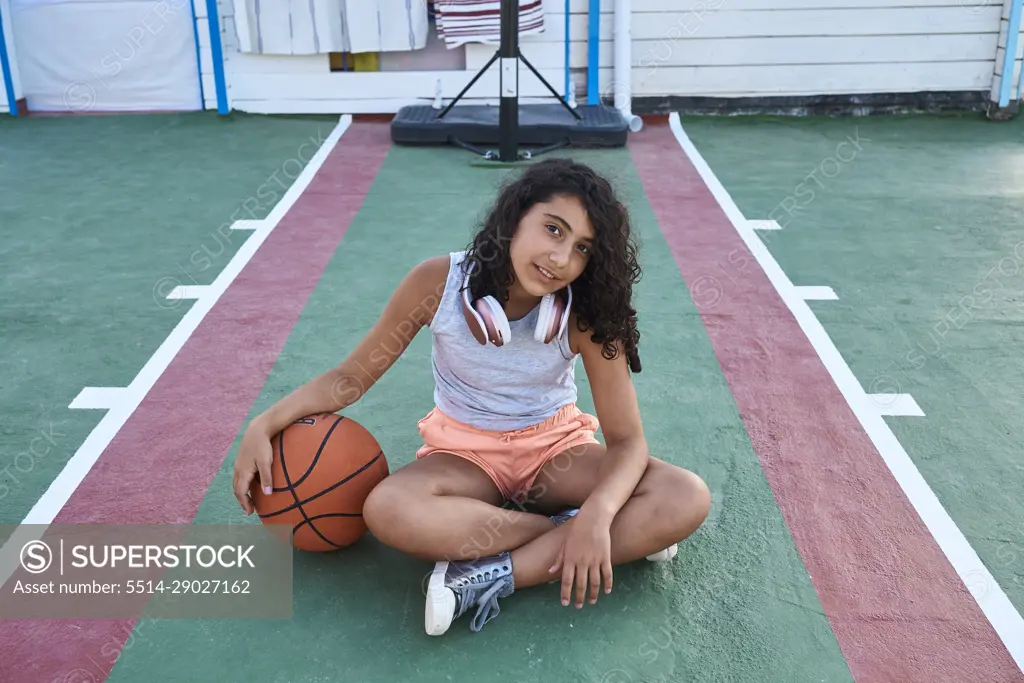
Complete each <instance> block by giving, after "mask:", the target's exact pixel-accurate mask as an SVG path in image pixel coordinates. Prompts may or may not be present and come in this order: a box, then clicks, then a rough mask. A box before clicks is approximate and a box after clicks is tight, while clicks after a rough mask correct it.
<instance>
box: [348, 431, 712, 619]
mask: <svg viewBox="0 0 1024 683" xmlns="http://www.w3.org/2000/svg"><path fill="white" fill-rule="evenodd" d="M604 454H605V447H604V446H603V445H602V444H600V443H585V444H582V445H578V446H576V447H574V448H570V449H568V450H566V451H563V452H561V453H559V454H558V455H556V456H555V457H553V458H551V459H549V460H547V462H546V463H545V464H544V465H543V466H542V467H541V468H540V470H539V471H538V473H537V475H536V477H535V478H532V487H531V488H530V489H529V491H528V493H527V495H526V499H525V501H524V502H525V504H526V505H525V508H526V509H505V508H502V507H500V506H501V505H502V504H503V503H504V502H506V499H507V495H506V492H503V491H502V490H501V489H500V488H499V485H498V483H496V482H495V480H494V478H493V477H492V475H491V474H489V473H488V472H485V471H484V469H482V468H481V467H480V466H479V465H477V464H476V463H474V462H472V461H471V460H469V459H467V458H466V457H463V456H459V455H454V454H451V453H446V452H433V453H431V454H430V455H429V456H427V457H420V458H417V459H416V460H415V461H414V462H412V463H410V464H409V465H406V466H405V467H402V468H400V469H399V470H397V471H395V472H394V473H393V474H391V475H390V476H388V477H387V478H386V479H384V481H382V482H381V483H380V484H379V485H378V486H377V487H376V488H374V490H373V491H372V492H371V494H370V496H369V497H368V498H367V500H366V504H365V505H364V509H363V516H364V519H365V520H366V523H367V525H368V526H369V528H370V530H371V531H372V532H373V534H374V535H375V536H376V537H377V538H378V540H380V541H381V542H382V543H385V544H387V545H389V546H391V547H394V548H396V549H397V550H400V551H403V552H405V553H407V554H409V555H411V556H414V557H418V558H421V559H425V560H431V561H435V562H437V565H436V567H435V571H434V573H433V574H432V576H431V580H430V584H429V586H428V591H427V592H428V595H427V609H426V615H425V619H426V624H425V627H426V630H427V632H428V633H430V634H431V635H439V634H441V633H444V631H446V630H447V628H448V626H449V625H450V623H451V620H452V619H453V618H454V617H456V616H459V615H460V614H462V613H464V612H466V611H468V610H469V609H470V608H472V607H474V606H476V607H478V612H477V615H476V617H475V618H474V620H473V622H472V624H471V628H472V629H473V630H479V629H480V628H481V627H482V626H483V623H485V622H486V621H487V620H488V619H489V618H492V617H493V616H496V615H497V612H498V609H497V598H498V597H505V596H506V595H509V594H511V592H512V590H513V587H514V588H516V589H522V588H526V587H529V586H534V585H538V584H542V583H551V582H553V581H558V580H559V579H560V577H561V574H560V573H554V574H552V573H551V572H550V571H549V569H550V568H551V566H552V564H553V563H554V562H555V560H556V558H557V555H558V551H559V549H560V548H561V546H562V543H563V540H564V538H565V533H566V532H567V531H568V530H569V529H570V528H571V524H572V521H573V520H572V519H571V518H570V519H568V521H565V522H564V523H561V524H558V523H556V521H554V520H553V519H552V516H553V515H556V514H558V513H559V512H562V511H565V510H566V509H574V508H578V507H580V506H582V505H583V503H584V502H585V501H586V499H587V497H588V496H589V495H590V492H591V491H593V489H594V488H595V487H596V485H597V483H598V480H599V476H600V469H601V464H602V459H603V456H604ZM710 505H711V499H710V493H709V492H708V489H707V486H706V485H705V484H704V482H703V481H702V480H701V479H700V478H699V477H698V476H697V475H695V474H693V473H692V472H690V471H688V470H685V469H683V468H681V467H678V466H675V465H671V464H669V463H666V462H664V461H662V460H658V459H657V458H653V457H652V458H649V461H648V464H647V469H646V470H645V472H644V474H643V476H642V477H641V479H640V481H639V483H638V484H637V486H636V488H635V490H634V491H633V494H632V496H631V497H630V498H629V500H627V501H626V503H625V505H623V507H622V508H621V509H620V510H619V512H618V514H617V515H616V516H615V518H614V520H613V522H612V524H611V527H610V538H611V562H612V564H613V565H619V564H624V563H627V562H632V561H635V560H639V559H641V558H644V557H647V556H651V555H653V554H656V553H659V552H660V551H664V550H665V549H666V548H669V547H671V546H673V545H674V544H675V543H677V542H679V541H682V540H683V539H685V538H687V537H688V536H690V535H691V534H692V533H693V532H694V531H696V530H697V528H698V527H699V526H700V525H701V524H702V523H703V522H704V519H705V518H706V517H707V514H708V511H709V509H710ZM527 509H533V510H536V512H529V511H527ZM591 578H593V577H591ZM596 589H597V586H596V585H593V584H592V585H591V595H590V598H591V602H593V601H594V600H595V599H596V597H597V596H596ZM583 599H584V595H583V593H582V591H576V595H575V603H576V607H582V604H583Z"/></svg>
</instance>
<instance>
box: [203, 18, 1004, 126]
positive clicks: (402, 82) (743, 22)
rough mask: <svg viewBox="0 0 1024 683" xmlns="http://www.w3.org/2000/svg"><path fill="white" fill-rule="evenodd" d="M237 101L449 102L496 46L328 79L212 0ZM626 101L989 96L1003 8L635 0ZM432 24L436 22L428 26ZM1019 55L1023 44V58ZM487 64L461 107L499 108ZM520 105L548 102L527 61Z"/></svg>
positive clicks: (608, 41) (581, 76) (606, 72)
mask: <svg viewBox="0 0 1024 683" xmlns="http://www.w3.org/2000/svg"><path fill="white" fill-rule="evenodd" d="M219 2H220V8H221V31H222V34H221V38H222V42H223V47H224V57H225V69H226V74H227V82H228V95H229V98H230V100H231V103H232V106H233V107H234V108H236V109H242V110H246V111H259V112H266V113H285V112H295V113H300V112H311V113H312V112H316V113H342V112H351V113H363V112H367V113H369V112H385V113H390V112H394V111H397V109H398V108H400V107H401V106H404V105H405V104H411V103H429V102H431V101H433V98H434V90H435V87H436V83H437V82H438V81H440V83H441V88H442V93H443V97H445V98H446V99H447V98H451V97H453V96H455V95H456V94H457V93H458V92H459V91H460V90H461V89H462V87H464V86H465V85H466V83H468V82H469V80H470V79H472V78H473V76H474V75H475V74H476V73H477V71H478V70H479V69H480V68H481V67H482V66H483V65H484V64H485V63H486V62H487V60H488V59H490V58H491V57H492V56H493V55H494V52H495V50H496V49H497V46H496V45H484V44H476V43H474V44H469V45H467V46H466V47H465V49H466V69H465V70H464V71H463V70H447V71H446V70H438V71H434V70H428V71H410V72H380V73H331V72H330V70H329V66H328V61H327V55H313V56H309V55H299V56H278V55H251V54H241V53H239V52H238V41H237V38H236V36H235V28H234V17H233V8H232V2H231V0H219ZM544 2H545V22H546V28H547V31H546V33H544V34H542V35H539V36H531V37H528V38H524V39H523V40H521V41H520V46H521V49H522V52H523V54H524V55H525V56H526V58H527V59H528V60H530V62H531V63H532V64H533V65H534V66H535V67H537V69H538V70H539V71H540V72H541V73H542V75H543V76H544V78H545V79H547V80H548V82H549V83H551V85H552V86H554V87H555V89H556V90H558V91H559V92H561V91H562V89H563V87H564V86H563V84H564V59H565V44H564V36H565V22H566V14H565V7H566V5H565V0H544ZM588 5H589V2H588V0H570V3H569V15H568V21H569V33H570V39H571V40H570V50H569V66H570V70H571V73H572V81H573V83H574V85H575V88H576V92H577V96H578V98H579V99H581V100H583V99H585V83H586V67H587V56H588V46H587V33H588V18H587V8H588ZM632 6H633V16H632V22H631V32H632V39H633V44H632V55H633V59H632V62H633V64H632V72H631V84H630V86H631V89H632V94H633V96H634V97H655V98H657V97H667V96H673V95H675V96H719V97H734V96H736V97H738V96H773V95H815V94H858V93H876V92H917V91H945V90H952V91H961V90H973V91H986V92H987V91H989V90H990V89H991V87H992V82H993V74H994V73H995V72H996V69H997V65H996V56H997V48H998V41H999V30H1000V16H1001V12H1002V6H1001V2H1000V3H996V0H632ZM613 8H614V0H601V16H600V44H599V48H600V49H599V59H600V68H599V84H600V88H601V90H602V92H603V93H604V94H605V95H606V96H610V94H611V92H612V88H613V81H614V74H613V69H612V54H613V42H612V38H613V28H614V24H613V15H612V11H613ZM196 10H197V15H198V17H199V19H198V22H199V36H200V58H201V60H202V64H203V66H202V69H203V74H204V92H205V95H206V101H207V106H208V107H211V108H213V107H216V91H215V89H214V87H213V68H212V62H211V52H210V45H209V35H208V27H207V20H206V7H205V1H204V0H196ZM431 30H433V27H432V28H431ZM1022 51H1024V40H1022V41H1020V47H1019V49H1018V58H1019V57H1020V53H1021V52H1022ZM497 94H498V72H497V67H496V66H492V68H491V69H490V71H489V72H488V74H487V75H485V76H484V77H483V78H481V79H480V80H479V81H478V82H477V84H476V85H475V86H474V87H473V88H472V89H471V90H470V91H469V93H468V94H467V95H466V97H465V99H464V101H465V102H467V103H468V102H497ZM520 96H521V98H522V99H523V101H524V102H532V101H542V100H544V99H545V98H549V97H550V96H549V93H548V91H547V89H546V88H544V87H543V85H542V84H541V83H540V82H539V81H538V80H537V79H536V78H535V77H534V76H533V75H532V74H531V73H530V72H529V71H528V70H527V69H526V67H525V66H524V67H522V69H521V76H520Z"/></svg>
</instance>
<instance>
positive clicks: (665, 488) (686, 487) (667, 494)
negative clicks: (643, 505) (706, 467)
mask: <svg viewBox="0 0 1024 683" xmlns="http://www.w3.org/2000/svg"><path fill="white" fill-rule="evenodd" d="M654 481H655V482H656V484H655V487H656V489H655V490H656V496H657V499H658V511H659V515H658V518H659V519H663V520H664V521H665V522H666V524H667V525H668V526H669V527H671V530H672V532H673V534H675V535H679V536H680V537H681V538H684V537H686V536H689V535H690V534H692V533H693V532H694V531H696V530H697V529H698V528H699V527H700V525H701V524H703V523H704V520H706V519H707V517H708V513H709V512H710V511H711V491H710V490H709V489H708V485H707V484H706V483H705V482H704V480H703V479H701V478H700V477H699V476H698V475H696V474H695V473H693V472H691V471H689V470H687V469H683V468H682V467H677V466H675V465H667V466H666V467H664V468H663V471H661V472H658V474H657V476H656V477H655V479H654Z"/></svg>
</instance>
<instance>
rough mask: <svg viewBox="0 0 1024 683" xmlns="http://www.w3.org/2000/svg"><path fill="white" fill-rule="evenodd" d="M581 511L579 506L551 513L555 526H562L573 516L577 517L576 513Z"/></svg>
mask: <svg viewBox="0 0 1024 683" xmlns="http://www.w3.org/2000/svg"><path fill="white" fill-rule="evenodd" d="M579 511H580V509H579V508H566V509H565V510H562V511H561V512H559V513H558V514H555V515H551V517H550V519H551V521H552V522H554V523H555V526H562V525H563V524H565V523H566V522H568V521H569V520H570V519H571V518H573V517H575V516H576V513H577V512H579Z"/></svg>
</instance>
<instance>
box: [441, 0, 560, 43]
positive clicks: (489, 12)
mask: <svg viewBox="0 0 1024 683" xmlns="http://www.w3.org/2000/svg"><path fill="white" fill-rule="evenodd" d="M518 1H519V37H520V38H522V37H523V36H529V35H535V34H538V33H543V32H544V0H518ZM501 3H502V0H437V2H435V3H434V5H435V12H436V16H437V33H438V35H440V36H441V37H442V38H444V41H445V44H446V45H447V46H448V48H449V49H451V48H454V47H458V46H460V45H463V44H464V43H498V42H500V41H501Z"/></svg>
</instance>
